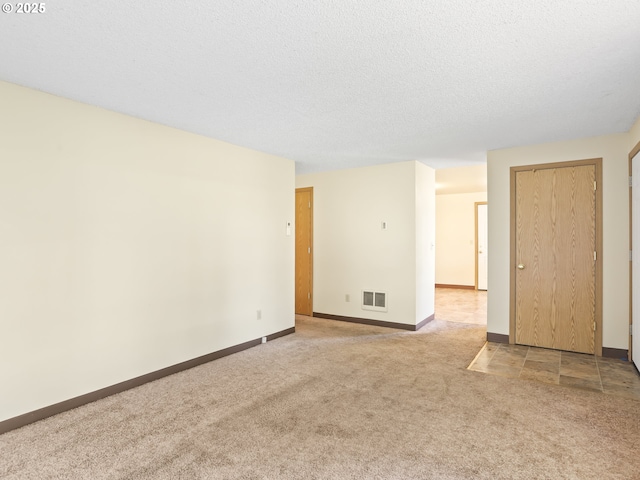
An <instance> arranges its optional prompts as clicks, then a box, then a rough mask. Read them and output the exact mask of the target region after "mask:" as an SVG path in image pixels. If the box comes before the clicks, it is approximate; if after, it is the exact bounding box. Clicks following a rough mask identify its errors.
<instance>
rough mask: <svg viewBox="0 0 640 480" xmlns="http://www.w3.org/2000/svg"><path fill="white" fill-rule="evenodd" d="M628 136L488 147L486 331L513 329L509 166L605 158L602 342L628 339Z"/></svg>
mask: <svg viewBox="0 0 640 480" xmlns="http://www.w3.org/2000/svg"><path fill="white" fill-rule="evenodd" d="M628 153H629V135H628V134H618V135H608V136H601V137H593V138H585V139H580V140H574V141H568V142H557V143H549V144H543V145H534V146H529V147H519V148H510V149H504V150H494V151H490V152H488V157H487V159H488V202H489V284H490V285H491V293H490V295H489V297H488V318H487V331H488V332H493V333H500V334H508V333H509V273H510V269H509V249H510V243H509V235H510V234H509V221H510V213H509V208H510V198H509V195H510V192H509V185H510V179H509V168H510V167H511V166H515V165H526V164H536V163H548V162H562V161H570V160H580V159H587V158H599V157H601V158H602V159H603V185H602V186H601V188H602V194H603V209H604V211H603V230H604V234H603V236H604V238H603V244H604V245H603V248H604V251H603V283H604V285H603V346H604V347H609V348H620V349H627V348H628V344H629V282H628V278H629V245H628V242H629V187H628Z"/></svg>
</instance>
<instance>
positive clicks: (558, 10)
mask: <svg viewBox="0 0 640 480" xmlns="http://www.w3.org/2000/svg"><path fill="white" fill-rule="evenodd" d="M11 3H13V4H14V5H15V2H11ZM45 6H46V11H45V13H39V14H29V15H27V14H17V13H9V14H2V13H0V46H1V47H2V48H0V80H5V81H9V82H13V83H17V84H20V85H24V86H28V87H32V88H36V89H39V90H43V91H45V92H49V93H53V94H56V95H60V96H63V97H67V98H71V99H74V100H79V101H81V102H85V103H89V104H93V105H98V106H101V107H104V108H107V109H111V110H115V111H118V112H123V113H126V114H129V115H133V116H136V117H140V118H144V119H148V120H152V121H155V122H159V123H162V124H165V125H170V126H173V127H177V128H180V129H184V130H188V131H192V132H195V133H199V134H202V135H206V136H210V137H213V138H217V139H220V140H225V141H227V142H231V143H234V144H237V145H242V146H246V147H250V148H254V149H257V150H261V151H264V152H268V153H273V154H276V155H281V156H283V157H287V158H290V159H293V160H295V161H296V171H297V172H298V173H309V172H315V171H322V170H332V169H339V168H347V167H356V166H362V165H372V164H378V163H388V162H394V161H403V160H421V161H423V162H425V163H426V164H428V165H431V166H433V167H435V168H441V167H455V166H461V165H470V164H478V163H482V162H484V161H485V158H486V151H487V150H490V149H496V148H503V147H510V146H517V145H524V144H535V143H541V142H549V141H557V140H566V139H572V138H579V137H587V136H593V135H600V134H609V133H617V132H625V131H627V130H629V128H630V127H631V125H632V124H633V121H634V120H635V119H636V118H637V117H638V115H640V86H639V79H640V1H638V0H602V1H598V0H531V1H521V2H516V1H513V0H484V1H479V0H462V1H452V0H432V1H424V0H402V1H393V0H350V1H349V0H344V1H340V0H324V1H312V0H306V1H305V0H297V1H296V0H214V1H211V2H209V3H206V2H185V1H175V0H171V1H169V0H157V1H153V2H151V1H136V2H132V1H124V0H109V1H108V2H87V1H84V0H83V1H80V0H55V1H50V2H45Z"/></svg>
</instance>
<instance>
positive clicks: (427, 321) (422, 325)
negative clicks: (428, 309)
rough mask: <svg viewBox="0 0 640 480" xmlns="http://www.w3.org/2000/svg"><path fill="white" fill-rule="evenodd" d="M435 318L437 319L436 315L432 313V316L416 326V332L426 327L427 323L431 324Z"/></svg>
mask: <svg viewBox="0 0 640 480" xmlns="http://www.w3.org/2000/svg"><path fill="white" fill-rule="evenodd" d="M434 318H436V314H435V313H432V314H431V315H429V316H428V317H427V318H425V319H424V320H422V321H421V322H420V323H419V324H417V325H416V331H418V330H420V329H421V328H422V327H424V326H425V325H426V324H427V323H429V322H430V321H432V320H433V319H434Z"/></svg>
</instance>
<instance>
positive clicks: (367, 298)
mask: <svg viewBox="0 0 640 480" xmlns="http://www.w3.org/2000/svg"><path fill="white" fill-rule="evenodd" d="M362 309H363V310H374V311H376V312H386V311H387V294H386V293H384V292H376V291H375V290H363V291H362Z"/></svg>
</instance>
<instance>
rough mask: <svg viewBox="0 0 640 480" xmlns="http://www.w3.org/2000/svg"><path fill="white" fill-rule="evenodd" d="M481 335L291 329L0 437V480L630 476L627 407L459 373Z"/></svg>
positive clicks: (637, 467)
mask: <svg viewBox="0 0 640 480" xmlns="http://www.w3.org/2000/svg"><path fill="white" fill-rule="evenodd" d="M483 336H484V329H483V328H482V327H478V326H474V325H466V324H462V323H452V322H451V323H447V322H442V321H435V322H432V323H431V324H429V325H427V326H426V327H424V328H423V329H422V330H421V331H420V332H398V331H395V330H391V329H385V328H378V327H369V326H363V325H356V324H349V323H341V322H334V321H330V320H320V319H304V320H300V321H299V322H298V332H297V333H296V334H295V335H290V336H288V337H284V338H281V339H278V340H275V341H273V342H269V343H267V344H265V345H261V346H258V347H256V348H253V349H251V350H248V351H245V352H242V353H239V354H236V355H232V356H230V357H226V358H223V359H220V360H217V361H215V362H212V363H209V364H206V365H203V366H200V367H197V368H194V369H192V370H189V371H187V372H183V373H181V374H177V375H173V376H171V377H167V378H165V379H163V380H159V381H157V382H153V383H150V384H147V385H145V386H142V387H140V388H137V389H135V390H130V391H127V392H124V393H122V394H119V395H115V396H113V397H110V398H107V399H104V400H102V401H99V402H96V403H94V404H91V405H87V406H85V407H81V408H78V409H76V410H73V411H70V412H67V413H64V414H62V415H58V416H56V417H53V418H49V419H47V420H43V421H41V422H39V423H36V424H33V425H30V426H27V427H24V428H22V429H19V430H15V431H13V432H9V433H7V434H5V435H2V436H0V478H2V479H49V478H56V479H58V478H60V479H62V478H64V479H77V478H82V479H84V478H87V479H138V478H142V479H218V478H219V479H235V478H243V479H278V478H285V479H320V478H322V479H326V478H331V479H352V478H357V479H389V478H394V479H395V478H397V479H412V478H416V479H428V478H442V479H466V478H487V479H489V478H491V479H494V478H498V479H500V478H504V479H519V478H521V479H532V478H549V479H560V478H576V479H616V478H620V479H634V478H636V479H637V478H640V402H638V401H635V400H628V399H624V398H621V397H614V396H610V395H606V394H603V393H599V392H591V391H583V390H579V389H574V388H568V387H563V386H557V385H545V384H541V383H535V382H528V381H526V380H518V379H507V378H502V377H498V376H494V375H486V374H483V373H478V372H473V371H469V370H467V369H466V367H467V366H468V365H469V363H470V362H471V360H472V359H473V358H474V356H475V354H476V353H477V352H478V351H479V350H480V348H481V346H482V344H483V343H484V338H483Z"/></svg>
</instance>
